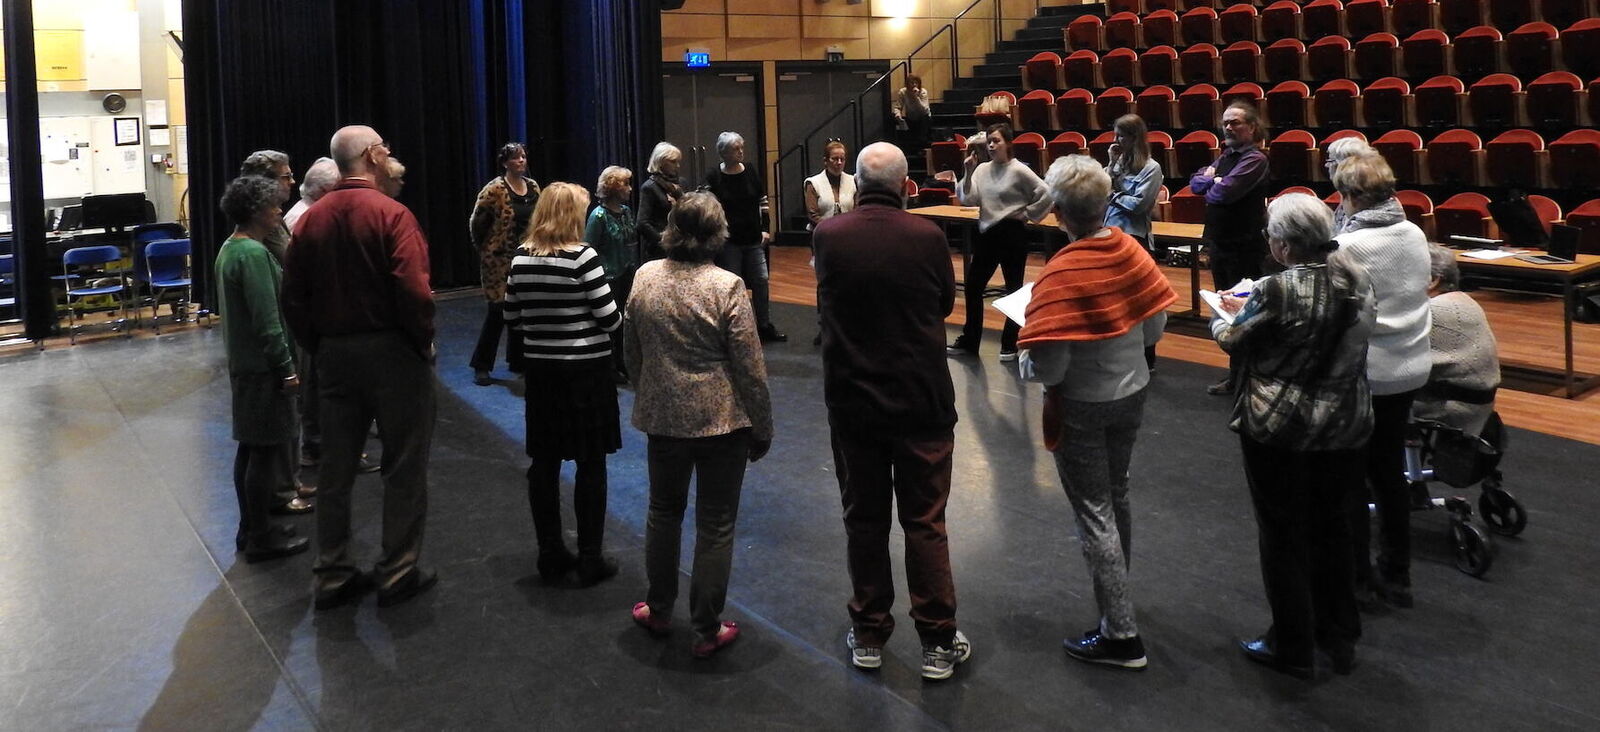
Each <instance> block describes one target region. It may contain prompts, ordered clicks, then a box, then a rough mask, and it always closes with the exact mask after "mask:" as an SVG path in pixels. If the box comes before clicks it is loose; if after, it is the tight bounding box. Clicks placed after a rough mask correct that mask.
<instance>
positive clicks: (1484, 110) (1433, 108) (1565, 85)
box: [974, 71, 1600, 132]
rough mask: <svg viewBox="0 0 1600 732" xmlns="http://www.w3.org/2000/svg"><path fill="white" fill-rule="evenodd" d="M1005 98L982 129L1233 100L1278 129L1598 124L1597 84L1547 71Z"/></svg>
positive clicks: (1202, 121)
mask: <svg viewBox="0 0 1600 732" xmlns="http://www.w3.org/2000/svg"><path fill="white" fill-rule="evenodd" d="M990 96H991V97H994V96H998V97H1003V98H1005V99H1006V101H1007V103H1008V106H1010V108H1011V110H1012V111H1011V112H1010V113H1009V114H1006V113H999V112H985V113H976V114H975V115H974V116H975V118H976V119H977V122H978V124H979V126H988V125H990V124H994V123H996V122H1008V123H1010V124H1011V125H1012V126H1013V127H1016V128H1018V129H1023V130H1034V131H1038V132H1043V131H1047V130H1073V129H1109V128H1110V127H1111V125H1112V123H1113V122H1115V121H1116V119H1117V117H1120V116H1122V115H1124V114H1127V113H1129V112H1137V113H1138V114H1139V116H1141V117H1144V118H1145V122H1146V124H1148V125H1149V126H1150V127H1151V128H1152V129H1158V130H1166V129H1191V128H1197V127H1211V126H1213V125H1215V124H1216V121H1217V119H1218V116H1219V115H1220V114H1221V112H1222V105H1223V104H1225V103H1228V102H1231V101H1233V100H1235V99H1242V100H1244V101H1248V102H1250V103H1252V104H1254V105H1255V106H1256V107H1257V108H1258V109H1260V110H1261V111H1262V113H1263V117H1264V118H1265V120H1266V122H1267V124H1268V125H1271V126H1277V127H1319V128H1324V129H1326V128H1332V127H1367V128H1387V127H1474V128H1478V129H1481V130H1494V129H1505V128H1510V127H1518V126H1524V127H1533V126H1536V127H1541V128H1546V129H1552V128H1554V129H1560V128H1570V127H1574V126H1578V125H1593V123H1594V122H1596V121H1600V78H1597V79H1595V80H1593V81H1591V82H1589V84H1588V88H1587V89H1586V88H1585V86H1584V83H1583V80H1582V79H1579V78H1578V77H1577V76H1576V75H1574V74H1571V73H1569V72H1566V71H1552V72H1550V73H1548V74H1544V75H1543V76H1540V77H1539V78H1537V79H1535V80H1533V81H1532V82H1531V83H1529V84H1528V85H1527V86H1526V87H1524V86H1523V84H1522V80H1521V79H1518V78H1517V77H1515V76H1511V75H1509V74H1490V75H1489V76H1486V77H1483V78H1482V79H1479V80H1478V81H1477V82H1475V83H1473V84H1472V85H1471V86H1470V87H1468V86H1467V85H1465V84H1463V83H1462V81H1461V80H1460V79H1457V78H1456V77H1453V76H1438V77H1434V78H1432V79H1429V80H1428V81H1426V82H1423V83H1422V84H1420V85H1418V86H1417V87H1416V88H1415V90H1413V89H1412V87H1411V85H1410V84H1408V83H1407V82H1406V81H1405V80H1404V79H1401V78H1398V77H1386V78H1383V79H1379V80H1377V81H1375V82H1373V83H1371V84H1369V85H1368V86H1367V87H1366V88H1365V89H1362V88H1361V86H1360V85H1359V84H1357V83H1356V82H1354V81H1351V80H1349V79H1335V80H1333V81H1330V82H1327V83H1326V84H1323V85H1321V86H1320V87H1318V88H1317V89H1316V90H1315V91H1314V92H1313V91H1312V89H1311V87H1310V85H1308V84H1306V83H1305V82H1303V81H1285V82H1282V83H1280V84H1278V85H1276V86H1274V87H1272V89H1271V90H1263V89H1262V87H1261V86H1260V85H1259V84H1256V83H1254V82H1248V81H1247V82H1240V83H1237V84H1234V85H1232V86H1230V87H1228V88H1227V90H1226V91H1218V89H1217V87H1215V86H1213V85H1211V84H1204V83H1202V84H1194V85H1192V86H1189V87H1187V88H1185V89H1183V90H1182V91H1181V92H1178V91H1175V90H1174V89H1173V88H1172V87H1169V86H1166V85H1164V84H1157V85H1155V86H1149V87H1145V88H1144V89H1142V90H1140V91H1139V92H1138V93H1135V92H1134V91H1133V90H1132V89H1129V88H1128V87H1123V86H1114V87H1111V88H1109V89H1106V90H1105V91H1103V92H1101V93H1100V94H1099V96H1096V95H1094V94H1093V93H1091V92H1090V91H1089V90H1088V89H1083V88H1077V89H1069V90H1067V91H1065V92H1062V93H1061V94H1060V95H1056V94H1053V93H1051V92H1049V91H1046V90H1043V89H1035V90H1033V91H1030V92H1028V93H1026V94H1023V95H1022V97H1021V98H1018V97H1017V96H1016V95H1014V94H1012V93H1011V92H1009V91H997V92H994V93H993V94H991V95H990Z"/></svg>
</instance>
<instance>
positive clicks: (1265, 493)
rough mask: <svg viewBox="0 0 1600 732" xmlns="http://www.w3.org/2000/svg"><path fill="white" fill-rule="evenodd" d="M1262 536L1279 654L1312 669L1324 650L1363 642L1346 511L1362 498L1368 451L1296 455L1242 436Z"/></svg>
mask: <svg viewBox="0 0 1600 732" xmlns="http://www.w3.org/2000/svg"><path fill="white" fill-rule="evenodd" d="M1239 442H1240V446H1241V447H1242V449H1243V450H1244V468H1245V476H1246V477H1247V478H1248V479H1249V481H1250V499H1251V502H1252V503H1254V504H1255V513H1256V526H1257V529H1258V531H1259V536H1260V548H1261V579H1262V583H1263V584H1264V585H1265V586H1266V590H1267V604H1268V605H1269V606H1271V608H1272V629H1271V630H1270V631H1269V635H1270V636H1271V638H1272V641H1273V645H1274V649H1275V650H1276V651H1277V653H1278V656H1279V657H1280V658H1282V659H1283V660H1284V661H1286V662H1288V663H1291V664H1294V665H1298V666H1310V665H1311V664H1312V656H1313V652H1314V651H1315V649H1316V647H1317V646H1319V645H1320V646H1323V647H1324V648H1329V649H1333V648H1338V649H1340V650H1348V649H1349V648H1350V646H1351V645H1353V644H1354V643H1355V641H1356V639H1357V638H1359V637H1361V614H1360V613H1359V612H1358V611H1357V610H1356V600H1355V593H1354V592H1353V591H1352V585H1351V578H1350V574H1351V567H1350V562H1348V561H1346V560H1345V557H1347V556H1349V554H1348V552H1349V545H1350V523H1349V519H1348V514H1347V513H1346V511H1345V506H1346V505H1347V503H1348V502H1349V496H1350V495H1352V494H1359V493H1361V491H1360V490H1358V489H1359V488H1360V486H1361V472H1362V467H1361V466H1362V460H1361V451H1360V450H1334V451H1326V452H1296V451H1293V450H1285V449H1282V448H1278V447H1272V446H1269V445H1264V444H1262V443H1259V442H1256V441H1255V440H1252V439H1250V438H1249V437H1248V436H1245V435H1240V437H1239Z"/></svg>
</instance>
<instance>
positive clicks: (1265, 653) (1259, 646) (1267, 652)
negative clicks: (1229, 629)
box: [1239, 636, 1312, 679]
mask: <svg viewBox="0 0 1600 732" xmlns="http://www.w3.org/2000/svg"><path fill="white" fill-rule="evenodd" d="M1239 650H1241V651H1243V652H1244V657H1245V658H1248V659H1250V660H1252V661H1255V662H1256V663H1259V664H1261V665H1263V666H1266V667H1267V668H1270V669H1272V670H1273V671H1277V672H1278V673H1282V674H1288V675H1290V676H1293V677H1295V678H1297V679H1309V678H1311V674H1312V668H1311V665H1310V664H1306V665H1297V664H1292V663H1288V662H1286V661H1284V660H1283V659H1281V658H1279V657H1278V654H1277V653H1276V652H1275V651H1274V650H1273V648H1272V641H1270V640H1267V637H1266V636H1261V637H1260V638H1257V639H1255V640H1250V641H1239Z"/></svg>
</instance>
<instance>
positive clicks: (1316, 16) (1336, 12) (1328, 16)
mask: <svg viewBox="0 0 1600 732" xmlns="http://www.w3.org/2000/svg"><path fill="white" fill-rule="evenodd" d="M1343 19H1344V3H1341V2H1339V0H1311V2H1309V3H1306V7H1305V10H1304V11H1302V15H1301V20H1300V23H1301V26H1302V27H1304V28H1305V35H1306V37H1307V38H1321V37H1322V36H1338V35H1344V24H1343V23H1341V22H1340V21H1341V20H1343Z"/></svg>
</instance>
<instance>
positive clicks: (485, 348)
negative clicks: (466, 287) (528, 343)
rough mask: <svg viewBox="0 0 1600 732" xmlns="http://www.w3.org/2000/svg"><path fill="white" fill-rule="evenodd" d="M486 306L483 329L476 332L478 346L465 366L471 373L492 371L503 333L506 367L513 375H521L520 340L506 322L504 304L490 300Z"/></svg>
mask: <svg viewBox="0 0 1600 732" xmlns="http://www.w3.org/2000/svg"><path fill="white" fill-rule="evenodd" d="M488 306H489V307H488V312H486V313H484V316H483V327H482V328H480V329H479V330H478V345H477V346H475V347H474V348H473V349H472V360H470V361H468V362H467V364H468V365H469V366H471V367H472V370H473V371H493V370H494V356H495V352H496V351H499V350H500V331H505V333H506V367H507V368H509V369H510V370H511V371H512V372H513V373H522V340H521V337H520V336H519V335H517V332H516V331H515V330H513V329H512V327H511V324H510V323H508V322H506V317H505V310H506V307H505V303H504V302H500V301H496V300H490V301H489V302H488Z"/></svg>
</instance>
